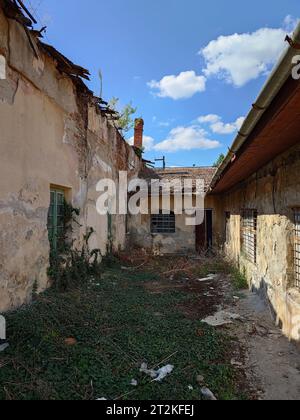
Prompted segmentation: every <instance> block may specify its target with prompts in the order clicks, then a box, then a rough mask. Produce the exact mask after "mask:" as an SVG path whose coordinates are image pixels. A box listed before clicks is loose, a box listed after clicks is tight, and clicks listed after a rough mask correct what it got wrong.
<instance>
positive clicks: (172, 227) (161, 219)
mask: <svg viewBox="0 0 300 420" xmlns="http://www.w3.org/2000/svg"><path fill="white" fill-rule="evenodd" d="M175 232H176V221H175V214H174V213H173V212H171V213H170V214H162V213H160V214H154V215H152V216H151V233H175Z"/></svg>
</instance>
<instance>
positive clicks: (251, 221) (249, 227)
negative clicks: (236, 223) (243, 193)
mask: <svg viewBox="0 0 300 420" xmlns="http://www.w3.org/2000/svg"><path fill="white" fill-rule="evenodd" d="M242 250H243V252H244V254H245V255H246V256H247V258H249V260H250V261H252V262H253V263H254V264H255V263H256V260H257V211H256V210H244V211H243V220H242Z"/></svg>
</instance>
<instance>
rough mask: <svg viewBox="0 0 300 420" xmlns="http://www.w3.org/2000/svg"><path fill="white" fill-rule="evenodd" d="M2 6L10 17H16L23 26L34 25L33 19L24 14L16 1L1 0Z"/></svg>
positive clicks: (0, 4)
mask: <svg viewBox="0 0 300 420" xmlns="http://www.w3.org/2000/svg"><path fill="white" fill-rule="evenodd" d="M0 6H1V7H2V8H3V11H4V13H5V15H6V16H7V17H8V18H9V19H14V20H16V21H17V22H19V23H20V24H21V25H23V26H29V27H32V20H31V19H29V18H27V17H26V16H24V14H23V13H22V10H21V8H20V7H19V6H18V5H17V3H16V2H15V1H10V0H0Z"/></svg>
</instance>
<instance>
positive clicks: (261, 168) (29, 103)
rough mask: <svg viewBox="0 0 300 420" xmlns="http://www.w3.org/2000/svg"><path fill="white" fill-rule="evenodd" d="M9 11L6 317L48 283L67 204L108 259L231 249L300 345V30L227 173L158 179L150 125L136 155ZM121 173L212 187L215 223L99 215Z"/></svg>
mask: <svg viewBox="0 0 300 420" xmlns="http://www.w3.org/2000/svg"><path fill="white" fill-rule="evenodd" d="M0 6H1V7H0V57H2V58H4V60H5V78H3V79H2V80H0V127H1V131H0V136H1V138H0V159H1V178H0V227H1V229H0V312H5V311H7V310H9V309H12V308H15V307H18V306H20V305H22V304H23V303H26V302H29V301H30V299H31V296H32V291H33V288H34V286H35V285H37V287H38V291H39V292H41V291H43V290H44V289H45V288H46V287H47V286H48V285H49V279H48V276H47V269H48V266H49V254H50V242H51V240H52V241H54V242H55V240H57V238H59V230H60V228H61V223H62V220H61V208H62V204H63V202H64V201H65V200H66V201H67V202H69V203H71V204H72V206H73V207H75V208H78V209H79V210H80V215H79V224H78V225H76V226H75V230H74V232H73V236H74V239H75V240H76V243H80V242H81V241H82V240H83V237H84V235H85V234H86V232H87V230H88V229H89V228H92V229H93V232H94V233H93V235H92V236H91V238H90V247H91V249H100V250H101V253H102V254H103V255H104V254H105V252H106V251H107V249H108V247H111V248H112V249H114V250H118V249H124V247H125V246H126V244H128V246H130V245H131V246H139V247H142V248H145V249H147V250H149V251H150V252H153V253H155V254H195V253H196V252H198V251H202V250H203V249H204V250H205V249H207V248H212V247H216V248H221V249H222V250H223V251H224V253H225V254H226V256H227V257H228V258H229V259H230V260H231V261H233V262H234V263H235V264H236V265H238V266H239V268H240V270H241V271H243V272H244V273H245V275H246V276H247V279H248V281H249V286H250V287H252V288H253V289H254V290H256V291H258V292H259V293H261V294H262V295H263V296H264V297H267V298H268V300H269V302H270V303H271V305H272V308H273V311H274V314H275V315H276V317H277V322H278V323H280V324H281V326H282V329H283V331H284V333H285V334H286V335H287V336H288V337H289V338H291V339H295V340H300V181H299V178H298V176H299V172H298V171H300V141H299V132H300V85H299V82H298V81H296V80H294V79H293V78H292V58H293V56H294V55H295V53H297V48H299V44H300V26H299V27H298V28H297V30H296V32H295V33H294V35H293V39H290V38H288V41H289V43H290V45H289V47H288V49H287V50H286V52H285V53H284V56H283V57H282V59H281V60H280V62H279V64H278V65H277V67H276V68H275V70H274V72H273V73H272V74H271V76H270V78H269V80H268V82H267V83H266V85H265V86H264V88H263V90H262V92H261V94H260V95H259V97H258V99H257V101H256V103H255V104H253V107H252V109H251V111H250V113H249V115H248V117H247V118H246V120H245V122H244V125H243V127H242V128H241V130H240V132H239V133H238V136H237V138H236V140H235V142H234V144H233V146H232V148H231V149H230V151H229V153H228V155H227V157H226V158H225V160H224V162H223V163H222V164H221V166H220V167H219V168H180V169H164V170H152V169H149V168H147V166H146V165H145V162H144V161H143V159H142V158H141V153H139V150H138V149H142V144H143V143H142V142H143V123H142V120H139V121H138V124H137V125H136V129H135V146H134V147H131V146H129V144H128V143H127V142H126V141H125V140H124V138H123V137H122V135H121V134H120V132H119V130H118V129H117V128H116V126H115V123H114V118H115V116H114V112H113V111H112V110H111V109H109V107H108V106H107V104H106V103H105V102H103V101H102V100H101V99H100V98H97V97H95V96H94V95H93V93H92V92H91V91H90V90H89V89H88V88H87V87H86V85H85V84H84V83H83V81H82V78H88V77H89V73H88V71H87V70H85V69H84V68H82V67H79V66H77V65H75V64H73V63H72V62H71V61H70V60H69V59H67V58H66V57H64V56H63V55H62V54H61V53H59V52H58V51H56V50H55V49H54V48H53V47H51V46H49V45H47V44H45V43H44V42H43V41H42V39H41V36H42V34H41V33H39V32H37V31H33V30H31V21H30V19H28V18H27V17H25V15H24V13H22V11H21V9H20V8H19V7H17V6H16V3H15V2H13V1H10V0H0ZM119 171H126V172H128V178H129V179H130V178H134V177H138V176H142V177H144V178H146V179H147V178H149V179H150V178H152V177H154V178H158V179H162V180H172V179H174V178H180V179H184V178H186V177H188V178H193V179H196V178H201V179H204V181H205V192H206V196H205V203H204V207H205V222H204V223H203V224H202V225H200V226H186V224H185V223H184V216H181V215H180V216H179V215H176V214H175V213H174V212H171V213H170V214H168V215H166V214H163V208H162V209H161V210H162V212H161V213H159V214H156V215H138V216H134V217H127V216H126V215H112V216H100V215H99V214H98V213H97V210H96V200H97V198H98V194H97V191H96V185H97V183H98V181H99V179H102V178H111V179H113V180H115V181H116V182H118V175H119ZM49 209H50V210H49ZM49 238H50V241H49ZM52 245H53V244H52ZM54 245H55V244H54Z"/></svg>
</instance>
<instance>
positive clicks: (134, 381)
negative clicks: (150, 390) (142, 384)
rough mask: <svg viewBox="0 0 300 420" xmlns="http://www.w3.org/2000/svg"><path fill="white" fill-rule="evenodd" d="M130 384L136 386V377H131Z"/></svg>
mask: <svg viewBox="0 0 300 420" xmlns="http://www.w3.org/2000/svg"><path fill="white" fill-rule="evenodd" d="M130 385H131V386H138V381H137V380H136V379H132V381H131V382H130Z"/></svg>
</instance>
